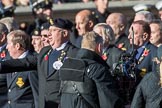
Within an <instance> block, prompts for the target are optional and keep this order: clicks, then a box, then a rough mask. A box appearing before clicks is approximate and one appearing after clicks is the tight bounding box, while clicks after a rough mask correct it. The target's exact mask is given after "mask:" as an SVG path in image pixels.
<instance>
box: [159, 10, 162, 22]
mask: <svg viewBox="0 0 162 108" xmlns="http://www.w3.org/2000/svg"><path fill="white" fill-rule="evenodd" d="M159 17H160V19H161V21H162V10H160V11H159Z"/></svg>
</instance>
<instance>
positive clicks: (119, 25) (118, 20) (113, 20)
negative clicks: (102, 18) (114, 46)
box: [106, 13, 127, 37]
mask: <svg viewBox="0 0 162 108" xmlns="http://www.w3.org/2000/svg"><path fill="white" fill-rule="evenodd" d="M126 19H127V18H126V17H125V16H124V15H123V14H122V13H112V14H110V15H109V16H108V17H107V19H106V23H107V24H108V25H110V26H111V27H112V29H113V31H114V34H115V36H117V37H118V36H120V35H121V34H122V33H124V32H125V28H126V24H127V20H126Z"/></svg>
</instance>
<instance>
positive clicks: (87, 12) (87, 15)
mask: <svg viewBox="0 0 162 108" xmlns="http://www.w3.org/2000/svg"><path fill="white" fill-rule="evenodd" d="M79 17H80V18H82V19H84V20H85V21H88V20H92V21H94V20H95V17H94V16H93V15H92V12H91V11H90V10H82V11H80V12H78V13H77V15H76V17H75V18H76V19H77V18H79Z"/></svg>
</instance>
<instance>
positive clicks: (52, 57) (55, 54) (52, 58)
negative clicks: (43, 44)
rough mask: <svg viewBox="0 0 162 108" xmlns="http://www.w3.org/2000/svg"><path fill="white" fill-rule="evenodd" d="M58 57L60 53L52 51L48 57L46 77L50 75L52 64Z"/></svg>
mask: <svg viewBox="0 0 162 108" xmlns="http://www.w3.org/2000/svg"><path fill="white" fill-rule="evenodd" d="M59 56H60V51H57V50H53V51H52V52H51V53H50V55H49V61H48V75H50V74H51V72H52V70H53V63H54V62H55V61H57V60H58V58H59Z"/></svg>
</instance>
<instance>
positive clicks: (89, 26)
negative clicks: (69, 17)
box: [75, 10, 96, 36]
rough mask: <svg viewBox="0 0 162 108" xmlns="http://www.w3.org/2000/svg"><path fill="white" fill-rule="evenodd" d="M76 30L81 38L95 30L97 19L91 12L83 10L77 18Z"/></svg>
mask: <svg viewBox="0 0 162 108" xmlns="http://www.w3.org/2000/svg"><path fill="white" fill-rule="evenodd" d="M75 23H76V29H77V31H78V33H79V35H80V36H83V35H84V34H85V33H86V32H90V31H92V30H93V27H94V25H95V24H96V18H95V16H94V15H93V14H92V12H91V11H90V10H82V11H80V12H78V13H77V14H76V17H75Z"/></svg>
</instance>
